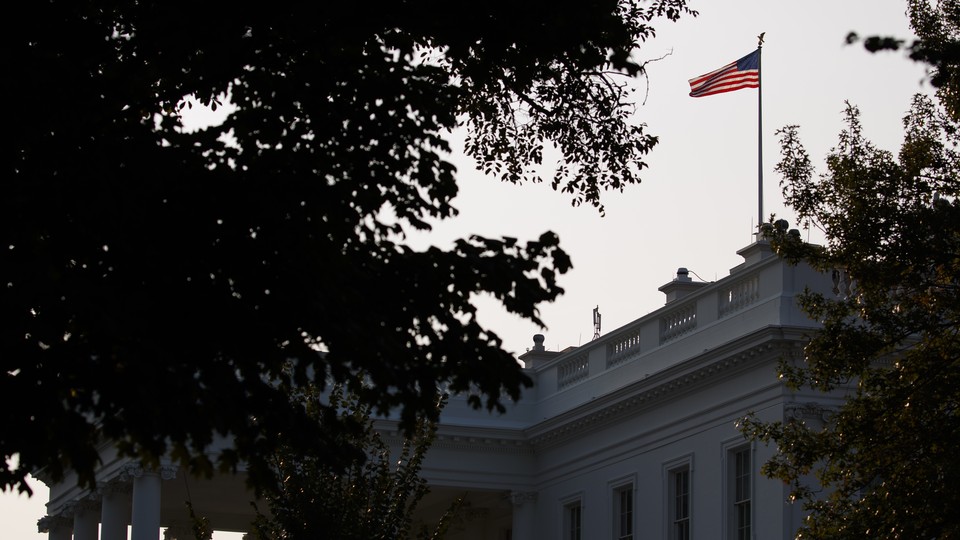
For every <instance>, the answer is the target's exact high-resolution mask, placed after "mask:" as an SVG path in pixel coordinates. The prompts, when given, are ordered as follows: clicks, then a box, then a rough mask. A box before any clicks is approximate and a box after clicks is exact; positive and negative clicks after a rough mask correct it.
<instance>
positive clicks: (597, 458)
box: [41, 241, 837, 540]
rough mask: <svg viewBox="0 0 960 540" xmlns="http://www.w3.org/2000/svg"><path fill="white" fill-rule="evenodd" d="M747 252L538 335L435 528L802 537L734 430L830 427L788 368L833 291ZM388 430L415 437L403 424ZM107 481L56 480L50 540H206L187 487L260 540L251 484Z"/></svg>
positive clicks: (629, 539)
mask: <svg viewBox="0 0 960 540" xmlns="http://www.w3.org/2000/svg"><path fill="white" fill-rule="evenodd" d="M739 253H740V255H742V256H743V258H744V262H743V264H741V265H739V266H737V267H736V268H733V269H732V270H731V272H730V275H729V276H727V277H725V278H723V279H720V280H718V281H716V282H713V283H699V282H693V281H692V280H690V279H689V278H688V277H687V275H686V271H685V270H684V269H681V270H680V271H679V272H678V275H677V278H676V279H675V280H673V281H671V282H670V283H668V284H666V285H664V286H663V287H661V288H660V290H661V291H663V292H664V293H665V294H666V297H667V302H666V305H665V306H664V307H663V308H661V309H659V310H657V311H655V312H653V313H650V314H648V315H646V316H643V317H641V318H639V319H637V320H635V321H633V322H631V323H629V324H627V325H625V326H623V327H621V328H619V329H617V330H615V331H613V332H610V333H608V334H606V335H603V336H601V337H600V338H598V339H595V340H594V341H592V342H590V343H588V344H586V345H583V346H580V347H576V348H570V349H568V350H565V351H563V352H549V351H546V350H544V349H543V345H542V343H543V337H542V336H537V337H535V340H534V346H533V348H532V349H531V350H530V351H528V352H527V353H526V354H524V355H522V356H521V357H520V359H521V360H522V361H523V362H524V365H525V369H526V370H527V373H528V374H529V375H530V377H531V378H532V379H533V380H534V386H533V388H531V389H529V390H527V391H526V392H525V393H524V395H523V398H522V399H521V400H520V401H519V402H517V403H516V404H514V405H513V406H511V407H510V408H509V410H508V412H507V413H506V414H504V415H500V416H497V415H490V414H488V413H486V412H484V411H474V410H472V409H470V408H469V407H468V406H467V404H466V399H465V398H460V397H453V398H451V400H450V402H449V403H448V405H447V408H446V409H445V410H444V412H443V415H442V422H441V425H440V427H439V430H438V436H437V440H436V442H435V443H434V446H433V447H432V448H431V450H430V452H429V454H428V456H427V459H426V461H425V464H424V469H423V474H424V476H425V477H426V478H427V480H428V481H429V482H430V484H431V486H432V493H431V495H430V496H428V497H427V498H426V499H425V500H424V501H423V504H422V505H421V510H420V511H421V513H422V516H420V517H421V518H422V519H423V520H425V521H430V520H432V519H434V518H435V517H436V516H437V515H439V513H440V512H442V511H443V510H445V509H446V507H447V505H448V503H449V501H450V500H452V499H453V498H454V497H460V496H463V497H465V500H466V504H465V505H464V506H463V507H462V508H461V511H460V513H459V517H458V520H457V522H456V524H455V526H454V527H453V530H452V531H451V532H450V535H449V538H451V540H534V539H543V538H546V539H564V540H581V539H582V540H590V539H614V540H640V539H647V538H649V539H664V540H687V539H691V538H698V539H705V540H710V539H717V540H748V539H750V540H767V539H788V538H793V534H794V532H795V531H796V529H797V528H798V527H799V526H800V524H801V519H802V517H803V515H802V511H801V508H800V507H799V505H793V504H790V503H789V502H788V500H787V498H788V491H789V487H788V486H786V485H784V484H782V483H781V482H778V481H775V480H770V479H767V478H765V477H763V476H762V475H761V474H760V467H761V465H762V464H763V463H764V462H765V461H766V460H767V459H768V458H769V457H770V456H771V455H772V454H773V449H772V448H768V447H765V446H763V445H759V444H756V443H752V442H750V441H747V440H745V439H744V438H743V436H742V435H741V434H740V433H739V432H738V431H737V429H736V422H737V421H738V420H739V419H740V418H742V417H743V416H744V415H746V414H749V413H753V414H755V415H756V416H757V417H758V418H759V419H762V420H766V421H771V420H789V419H803V420H805V421H808V422H814V423H815V422H819V421H822V420H823V415H824V414H825V411H829V410H830V409H831V408H832V407H834V406H836V404H837V403H836V401H833V402H831V401H830V399H829V398H826V397H824V396H822V395H819V394H812V393H811V394H798V393H795V392H792V391H790V390H789V389H787V388H786V387H785V386H784V385H783V384H782V383H781V382H780V380H779V378H778V374H777V367H778V364H779V362H780V361H782V360H783V361H788V362H791V361H798V360H800V359H802V353H803V346H804V344H805V337H806V336H807V335H809V334H810V333H811V332H814V331H816V324H815V323H814V322H812V321H810V320H809V319H808V318H807V317H806V316H805V315H804V314H803V313H802V312H801V311H800V310H799V308H798V306H797V302H796V296H797V295H798V294H799V293H801V292H802V291H803V290H804V289H805V288H807V287H809V288H811V289H813V290H820V291H827V290H828V289H829V288H830V286H831V284H830V280H829V279H828V278H827V277H825V276H823V275H822V274H819V273H816V272H814V271H812V270H811V269H809V268H808V267H806V266H803V265H800V266H792V265H789V264H787V263H785V262H784V261H782V260H780V259H779V258H778V257H776V256H775V255H774V254H773V253H772V252H771V250H770V247H769V245H768V244H767V243H766V242H763V241H761V242H757V243H754V244H751V245H750V246H748V247H746V248H744V249H743V250H741V251H740V252H739ZM380 427H381V428H382V429H383V431H384V432H386V433H387V434H388V438H389V436H391V435H392V437H393V440H394V441H395V442H397V443H399V436H398V435H396V434H395V433H394V432H393V430H394V429H395V426H394V425H393V424H392V423H391V422H388V421H384V422H382V423H381V424H380ZM101 473H102V474H101V475H100V476H99V477H98V478H101V482H100V485H101V488H102V489H99V490H96V491H93V492H90V491H86V492H82V491H80V490H79V489H78V488H76V487H75V482H73V483H71V482H70V479H68V480H67V481H66V482H64V483H61V484H58V485H54V486H51V500H50V503H49V504H48V516H47V517H45V518H44V519H43V520H41V529H42V530H48V531H49V533H50V538H51V540H67V539H69V538H70V534H71V531H72V534H73V538H74V539H75V540H95V539H96V538H98V536H97V529H96V525H97V523H101V524H102V526H101V530H100V536H99V538H101V539H105V540H106V539H109V540H114V539H120V538H126V536H125V535H126V524H127V523H131V524H132V531H133V532H132V535H133V536H132V537H133V538H134V540H147V539H149V540H157V539H158V538H160V535H161V529H162V528H165V527H168V528H169V529H168V530H167V532H165V533H164V534H165V535H166V538H169V539H173V538H180V539H184V538H190V537H189V536H188V535H187V534H186V530H185V529H183V526H184V524H185V523H187V521H186V516H185V509H184V504H183V501H185V500H186V497H187V491H189V496H190V498H191V500H192V501H193V505H194V507H195V508H196V509H197V512H198V513H200V514H202V515H205V516H207V517H209V518H210V520H211V522H212V524H213V525H214V527H215V528H216V529H218V530H232V531H244V530H245V529H246V528H247V527H248V524H249V522H250V521H251V520H252V518H253V515H252V509H251V507H250V504H249V499H250V498H251V496H250V495H249V493H247V492H245V491H244V490H243V489H242V488H241V486H242V484H243V483H242V476H241V475H238V476H234V477H223V478H217V479H214V480H211V481H200V480H195V479H192V478H189V479H186V478H182V476H183V475H180V476H177V474H176V471H175V469H174V468H173V467H172V466H167V467H161V468H160V469H159V470H155V471H143V470H142V469H140V468H139V467H136V466H135V465H133V464H131V463H128V462H126V461H123V460H113V461H109V460H108V463H107V465H106V466H105V467H104V468H103V470H102V471H101ZM121 523H122V525H123V526H122V527H121ZM121 529H123V530H122V535H121V532H120V531H121Z"/></svg>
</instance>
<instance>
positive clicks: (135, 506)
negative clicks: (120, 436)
mask: <svg viewBox="0 0 960 540" xmlns="http://www.w3.org/2000/svg"><path fill="white" fill-rule="evenodd" d="M176 472H177V469H176V467H175V466H173V465H162V466H160V467H159V468H158V469H148V468H144V467H142V466H140V465H139V464H137V463H127V464H125V465H124V466H123V467H122V468H121V470H120V472H119V474H117V475H116V476H115V477H114V478H112V479H109V480H107V481H104V482H99V483H98V485H97V488H96V489H95V490H91V491H89V492H88V493H86V494H85V495H84V496H83V497H82V498H80V499H77V500H74V501H71V502H69V503H67V504H65V505H63V506H62V507H61V509H60V511H59V513H57V514H55V515H47V516H45V517H43V518H41V519H40V521H38V522H37V527H38V529H39V530H40V532H46V533H47V534H48V535H49V536H48V538H49V540H71V537H72V538H73V540H98V539H99V540H127V525H130V540H159V538H160V495H161V488H162V483H163V481H164V480H172V479H173V478H175V477H176ZM189 533H190V528H189V527H185V526H179V527H177V526H174V527H169V528H168V530H167V533H166V534H165V535H164V540H190V538H191V536H190V535H189Z"/></svg>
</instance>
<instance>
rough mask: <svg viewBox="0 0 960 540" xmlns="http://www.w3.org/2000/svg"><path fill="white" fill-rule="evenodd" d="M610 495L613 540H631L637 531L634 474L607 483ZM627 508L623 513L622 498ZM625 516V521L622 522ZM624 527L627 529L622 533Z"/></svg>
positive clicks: (635, 479)
mask: <svg viewBox="0 0 960 540" xmlns="http://www.w3.org/2000/svg"><path fill="white" fill-rule="evenodd" d="M607 487H608V491H609V493H610V514H611V521H610V530H611V535H610V536H611V538H613V540H633V538H634V536H635V534H636V532H635V531H636V530H637V478H636V474H631V475H629V476H624V477H621V478H618V479H616V480H612V481H610V482H607ZM624 496H625V497H626V498H627V500H628V503H629V508H628V509H627V512H624V511H623V510H624V507H623V498H624ZM624 514H626V521H624ZM624 527H625V528H626V529H627V530H626V531H624Z"/></svg>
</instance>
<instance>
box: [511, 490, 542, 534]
mask: <svg viewBox="0 0 960 540" xmlns="http://www.w3.org/2000/svg"><path fill="white" fill-rule="evenodd" d="M510 502H512V503H513V536H512V538H513V540H534V539H535V538H536V534H535V532H536V518H537V494H536V492H532V491H511V492H510Z"/></svg>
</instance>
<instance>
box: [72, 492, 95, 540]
mask: <svg viewBox="0 0 960 540" xmlns="http://www.w3.org/2000/svg"><path fill="white" fill-rule="evenodd" d="M99 518H100V508H99V507H98V505H97V503H96V501H90V500H85V501H80V502H78V503H76V505H74V507H73V540H97V530H98V525H99V524H100V519H99Z"/></svg>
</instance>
